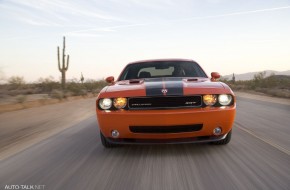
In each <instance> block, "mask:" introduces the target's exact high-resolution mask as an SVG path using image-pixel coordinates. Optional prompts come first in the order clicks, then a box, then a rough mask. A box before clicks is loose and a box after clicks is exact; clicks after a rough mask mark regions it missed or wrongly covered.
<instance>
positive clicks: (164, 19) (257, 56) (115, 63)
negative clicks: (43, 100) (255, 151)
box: [0, 0, 290, 81]
mask: <svg viewBox="0 0 290 190" xmlns="http://www.w3.org/2000/svg"><path fill="white" fill-rule="evenodd" d="M0 23H1V24H0V52H1V53H0V75H1V76H0V77H1V78H2V79H3V77H4V78H6V79H7V78H9V77H10V76H15V75H17V76H23V77H24V78H25V79H26V80H27V81H36V80H38V79H39V78H40V77H48V76H53V77H54V78H55V80H58V79H59V77H60V72H59V71H58V67H57V51H56V50H57V46H62V36H66V39H67V50H66V52H67V54H69V55H70V66H69V70H68V72H67V76H68V78H70V79H71V78H79V77H80V74H81V72H82V73H83V74H84V77H85V78H92V79H101V78H104V77H106V76H109V75H113V76H115V77H117V76H118V75H119V73H120V71H121V70H122V68H123V67H124V66H125V65H126V64H127V63H128V62H132V61H136V60H143V59H155V58H187V59H194V60H196V61H197V62H198V63H200V65H201V66H202V67H203V68H204V69H205V70H206V72H207V73H208V74H209V73H210V72H212V71H218V72H220V73H221V74H222V75H226V74H230V73H233V72H234V73H245V72H253V71H262V70H278V71H283V70H289V69H290V1H289V0H244V1H242V0H122V1H120V0H103V1H101V0H87V1H81V0H0Z"/></svg>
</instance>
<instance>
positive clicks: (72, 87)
mask: <svg viewBox="0 0 290 190" xmlns="http://www.w3.org/2000/svg"><path fill="white" fill-rule="evenodd" d="M66 90H67V91H68V92H71V93H72V95H73V96H83V95H86V94H87V91H86V89H84V86H83V85H82V84H81V83H79V82H77V80H76V79H73V80H72V81H71V82H69V83H67V86H66Z"/></svg>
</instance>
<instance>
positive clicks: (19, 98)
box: [16, 95, 27, 104]
mask: <svg viewBox="0 0 290 190" xmlns="http://www.w3.org/2000/svg"><path fill="white" fill-rule="evenodd" d="M26 100H27V96H26V95H18V96H17V97H16V102H17V103H20V104H22V103H24V102H25V101H26Z"/></svg>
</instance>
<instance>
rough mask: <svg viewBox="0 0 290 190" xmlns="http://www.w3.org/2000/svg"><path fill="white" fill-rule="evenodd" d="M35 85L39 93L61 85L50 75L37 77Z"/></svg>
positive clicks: (58, 87) (47, 91) (49, 91)
mask: <svg viewBox="0 0 290 190" xmlns="http://www.w3.org/2000/svg"><path fill="white" fill-rule="evenodd" d="M37 87H38V88H39V90H40V92H41V93H51V92H52V90H54V89H60V88H61V85H60V83H59V82H56V81H54V78H53V77H52V76H49V77H46V78H40V79H38V82H37Z"/></svg>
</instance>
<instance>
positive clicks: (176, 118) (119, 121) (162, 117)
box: [97, 105, 236, 144]
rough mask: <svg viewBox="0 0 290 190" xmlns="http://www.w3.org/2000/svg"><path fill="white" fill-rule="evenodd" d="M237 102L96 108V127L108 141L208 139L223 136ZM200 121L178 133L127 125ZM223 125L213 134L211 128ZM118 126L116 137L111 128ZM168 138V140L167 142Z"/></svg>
mask: <svg viewBox="0 0 290 190" xmlns="http://www.w3.org/2000/svg"><path fill="white" fill-rule="evenodd" d="M235 112H236V106H235V105H233V106H230V107H206V108H190V109H168V110H118V111H104V110H99V109H97V118H98V123H99V128H100V130H101V132H102V134H103V135H104V137H106V138H107V139H108V140H109V141H110V142H112V143H120V144H127V142H129V143H130V144H131V143H132V141H133V142H134V143H138V142H140V143H142V144H144V143H146V142H147V141H148V142H150V141H151V142H154V141H156V142H157V143H158V142H161V141H164V142H162V143H170V142H173V143H178V141H180V142H182V143H185V142H187V141H188V142H193V141H194V142H204V141H207V142H211V141H218V140H222V139H224V138H225V137H226V134H227V133H228V132H229V131H230V130H231V129H232V125H233V123H234V118H235ZM194 124H202V125H203V126H202V128H201V129H200V130H198V131H192V132H178V133H134V132H132V131H131V130H130V128H129V127H130V126H163V127H166V126H180V125H194ZM216 127H221V128H222V133H221V135H220V136H214V135H213V130H214V128H216ZM113 130H118V131H119V133H120V135H119V137H118V138H112V136H111V132H112V131H113ZM167 140H168V142H167Z"/></svg>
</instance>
